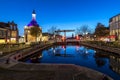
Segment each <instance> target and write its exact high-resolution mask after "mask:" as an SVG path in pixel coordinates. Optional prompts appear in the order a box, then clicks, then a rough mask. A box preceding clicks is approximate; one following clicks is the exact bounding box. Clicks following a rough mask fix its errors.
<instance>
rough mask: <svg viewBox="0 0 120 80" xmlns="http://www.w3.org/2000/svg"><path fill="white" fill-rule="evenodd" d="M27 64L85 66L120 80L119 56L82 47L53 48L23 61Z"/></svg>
mask: <svg viewBox="0 0 120 80" xmlns="http://www.w3.org/2000/svg"><path fill="white" fill-rule="evenodd" d="M24 61H25V62H27V63H56V64H59V63H62V64H76V65H80V66H85V67H88V68H91V69H94V70H97V71H99V72H102V73H104V74H106V75H109V76H110V77H112V78H113V79H114V80H120V56H119V55H115V54H112V53H107V52H103V51H99V50H93V49H91V48H87V47H84V46H53V47H51V48H48V49H45V50H43V51H42V52H38V53H36V54H35V55H32V56H31V57H30V58H26V59H24Z"/></svg>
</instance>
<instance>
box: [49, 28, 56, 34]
mask: <svg viewBox="0 0 120 80" xmlns="http://www.w3.org/2000/svg"><path fill="white" fill-rule="evenodd" d="M56 30H57V28H56V27H55V26H52V27H51V28H50V29H48V33H50V34H54V33H55V31H56Z"/></svg>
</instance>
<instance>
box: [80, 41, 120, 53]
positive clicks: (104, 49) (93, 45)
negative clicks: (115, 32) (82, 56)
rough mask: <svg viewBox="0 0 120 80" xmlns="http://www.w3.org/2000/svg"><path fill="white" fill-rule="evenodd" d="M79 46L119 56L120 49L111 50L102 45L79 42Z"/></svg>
mask: <svg viewBox="0 0 120 80" xmlns="http://www.w3.org/2000/svg"><path fill="white" fill-rule="evenodd" d="M79 44H80V45H84V46H88V47H92V48H95V49H99V50H103V51H106V52H110V53H114V54H118V55H120V49H119V48H112V47H108V46H103V45H96V44H90V43H87V42H80V43H79ZM106 44H107V43H106Z"/></svg>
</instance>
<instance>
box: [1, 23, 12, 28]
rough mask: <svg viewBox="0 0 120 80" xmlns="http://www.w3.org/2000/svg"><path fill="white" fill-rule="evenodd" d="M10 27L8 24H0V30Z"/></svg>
mask: <svg viewBox="0 0 120 80" xmlns="http://www.w3.org/2000/svg"><path fill="white" fill-rule="evenodd" d="M9 27H10V25H9V24H8V23H4V22H0V28H9Z"/></svg>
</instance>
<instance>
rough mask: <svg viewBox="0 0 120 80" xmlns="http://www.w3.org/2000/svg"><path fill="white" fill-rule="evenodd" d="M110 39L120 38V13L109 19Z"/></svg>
mask: <svg viewBox="0 0 120 80" xmlns="http://www.w3.org/2000/svg"><path fill="white" fill-rule="evenodd" d="M109 26H110V39H111V40H112V41H115V40H120V14H118V15H116V16H113V17H112V18H110V19H109Z"/></svg>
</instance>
